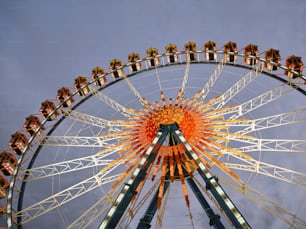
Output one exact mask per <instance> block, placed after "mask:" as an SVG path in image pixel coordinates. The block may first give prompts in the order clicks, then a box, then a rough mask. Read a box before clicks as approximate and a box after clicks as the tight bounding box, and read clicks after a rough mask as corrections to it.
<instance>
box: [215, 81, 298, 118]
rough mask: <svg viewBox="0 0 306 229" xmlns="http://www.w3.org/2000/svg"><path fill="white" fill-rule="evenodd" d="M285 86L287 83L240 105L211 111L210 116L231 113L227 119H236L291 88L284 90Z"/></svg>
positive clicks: (273, 99)
mask: <svg viewBox="0 0 306 229" xmlns="http://www.w3.org/2000/svg"><path fill="white" fill-rule="evenodd" d="M286 86H287V85H285V84H282V85H280V86H278V87H275V88H273V89H271V90H269V91H266V92H264V93H263V94H261V95H259V96H257V97H254V98H253V99H251V100H248V101H246V102H244V103H242V104H240V105H237V106H233V107H229V108H227V109H220V111H218V110H216V111H215V112H213V114H212V116H218V115H226V114H232V115H231V116H230V117H228V118H227V119H228V120H231V119H238V118H239V117H241V116H243V115H245V114H247V113H249V112H250V111H253V110H255V109H257V108H259V107H262V106H263V105H266V104H269V103H271V102H273V101H275V100H277V99H279V98H280V97H282V96H283V95H285V94H287V93H289V92H291V91H292V90H293V89H292V88H289V89H287V90H285V88H286Z"/></svg>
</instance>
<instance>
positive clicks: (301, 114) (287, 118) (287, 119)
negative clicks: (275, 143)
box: [236, 108, 306, 134]
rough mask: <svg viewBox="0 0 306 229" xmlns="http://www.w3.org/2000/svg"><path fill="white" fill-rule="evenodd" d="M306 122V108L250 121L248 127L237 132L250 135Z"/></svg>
mask: <svg viewBox="0 0 306 229" xmlns="http://www.w3.org/2000/svg"><path fill="white" fill-rule="evenodd" d="M304 121H306V108H304V109H301V110H296V111H292V112H286V113H282V114H277V115H271V116H267V117H263V118H259V119H254V120H250V121H249V122H247V123H245V124H247V127H246V128H244V129H242V130H239V131H237V132H236V133H237V134H248V133H251V132H254V131H258V130H264V129H269V128H273V127H278V126H284V125H288V124H293V123H299V122H304Z"/></svg>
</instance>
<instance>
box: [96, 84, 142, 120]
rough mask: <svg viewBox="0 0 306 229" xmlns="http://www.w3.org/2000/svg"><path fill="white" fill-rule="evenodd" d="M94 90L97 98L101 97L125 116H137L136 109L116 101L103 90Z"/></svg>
mask: <svg viewBox="0 0 306 229" xmlns="http://www.w3.org/2000/svg"><path fill="white" fill-rule="evenodd" d="M92 90H93V91H92V93H93V94H94V95H96V97H97V98H99V99H100V100H101V101H102V102H104V103H105V104H106V105H108V106H110V107H111V108H113V109H114V110H115V111H118V112H119V113H120V114H122V115H123V116H125V117H130V116H137V112H136V111H135V110H134V109H132V108H128V107H125V106H123V105H122V104H120V103H118V102H116V101H115V100H113V99H112V98H110V97H108V96H107V95H105V94H104V93H102V92H101V91H98V90H96V89H92Z"/></svg>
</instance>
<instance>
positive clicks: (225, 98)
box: [211, 64, 263, 109]
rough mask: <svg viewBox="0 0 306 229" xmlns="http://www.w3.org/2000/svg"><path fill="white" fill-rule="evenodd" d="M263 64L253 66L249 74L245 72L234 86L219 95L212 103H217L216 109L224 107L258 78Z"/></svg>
mask: <svg viewBox="0 0 306 229" xmlns="http://www.w3.org/2000/svg"><path fill="white" fill-rule="evenodd" d="M262 68H263V66H262V65H261V64H260V65H259V66H258V67H256V68H253V69H252V70H250V71H249V72H248V73H247V74H245V75H244V76H243V77H242V78H241V79H240V80H238V81H237V82H236V83H235V84H234V85H233V86H231V87H230V88H229V89H228V90H227V91H225V92H224V93H223V94H222V95H220V96H219V97H218V99H217V100H215V101H214V102H213V103H212V104H211V105H215V106H216V107H215V109H220V108H222V107H223V106H224V105H225V104H227V103H228V102H229V101H230V100H231V99H232V98H234V96H236V95H237V94H238V93H239V92H241V91H242V90H244V89H245V88H246V87H247V86H248V85H249V84H250V83H251V82H252V81H253V80H255V79H256V78H257V76H258V75H259V73H260V72H261V71H262Z"/></svg>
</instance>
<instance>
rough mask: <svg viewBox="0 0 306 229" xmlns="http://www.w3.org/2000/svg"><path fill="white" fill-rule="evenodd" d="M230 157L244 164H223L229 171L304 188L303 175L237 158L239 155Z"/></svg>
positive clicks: (259, 162) (305, 180)
mask: <svg viewBox="0 0 306 229" xmlns="http://www.w3.org/2000/svg"><path fill="white" fill-rule="evenodd" d="M231 157H234V158H236V159H239V160H240V161H242V162H244V163H242V164H241V163H230V162H224V164H225V165H226V166H227V167H228V168H230V169H236V170H242V171H248V172H251V173H256V174H262V175H265V176H269V177H272V178H274V179H278V180H282V181H285V182H289V183H293V184H296V185H301V186H304V187H306V174H305V173H302V172H298V171H294V170H292V169H287V168H283V167H280V166H277V165H273V164H269V163H266V162H262V161H258V160H255V159H246V158H243V157H239V155H231Z"/></svg>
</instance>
